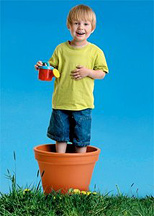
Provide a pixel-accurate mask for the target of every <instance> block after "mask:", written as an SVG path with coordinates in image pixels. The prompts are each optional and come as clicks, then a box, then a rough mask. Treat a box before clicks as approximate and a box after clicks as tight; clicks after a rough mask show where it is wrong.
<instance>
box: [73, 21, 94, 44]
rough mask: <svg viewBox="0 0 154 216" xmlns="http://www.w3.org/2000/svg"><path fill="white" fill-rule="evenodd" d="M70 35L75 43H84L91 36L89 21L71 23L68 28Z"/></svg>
mask: <svg viewBox="0 0 154 216" xmlns="http://www.w3.org/2000/svg"><path fill="white" fill-rule="evenodd" d="M69 29H70V32H71V35H72V37H73V39H74V40H75V41H78V42H80V41H86V40H87V38H88V37H89V36H90V35H91V33H92V32H93V31H92V26H91V22H90V21H75V20H74V21H73V22H72V25H71V26H70V27H69Z"/></svg>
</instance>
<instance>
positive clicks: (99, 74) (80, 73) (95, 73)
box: [71, 66, 106, 80]
mask: <svg viewBox="0 0 154 216" xmlns="http://www.w3.org/2000/svg"><path fill="white" fill-rule="evenodd" d="M76 68H77V69H75V70H74V71H72V73H71V76H72V78H73V79H75V80H80V79H82V78H84V77H87V76H88V77H90V78H92V79H103V78H104V77H105V74H106V73H105V72H104V71H102V70H92V69H88V68H85V67H83V66H77V67H76Z"/></svg>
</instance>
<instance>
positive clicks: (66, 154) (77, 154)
mask: <svg viewBox="0 0 154 216" xmlns="http://www.w3.org/2000/svg"><path fill="white" fill-rule="evenodd" d="M45 145H55V144H42V145H38V146H35V147H34V148H33V150H34V152H35V153H36V154H42V155H46V156H52V157H53V156H55V157H58V156H61V157H68V156H71V157H82V156H84V157H88V156H92V155H96V154H99V153H100V151H101V150H100V149H99V148H97V147H95V146H91V145H89V146H87V147H92V148H94V149H95V150H94V151H93V152H86V153H57V152H48V151H44V150H40V149H38V147H41V146H45Z"/></svg>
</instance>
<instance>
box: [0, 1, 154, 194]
mask: <svg viewBox="0 0 154 216" xmlns="http://www.w3.org/2000/svg"><path fill="white" fill-rule="evenodd" d="M81 3H83V4H87V5H89V6H90V7H92V8H93V10H94V11H95V13H96V15H97V28H96V30H95V32H94V33H93V34H92V35H91V37H90V38H89V41H90V42H92V43H95V44H96V45H98V46H99V47H100V48H102V49H103V51H104V53H105V56H106V60H107V63H108V67H109V70H110V73H109V75H107V76H106V77H105V79H104V80H96V81H95V91H94V95H95V109H94V110H93V122H92V141H91V145H94V146H97V147H99V148H100V149H101V155H100V158H99V161H98V162H97V164H96V167H95V170H94V173H93V177H92V181H91V185H90V188H91V190H94V186H95V185H96V189H97V190H100V191H101V192H102V193H107V192H109V191H111V194H115V193H117V188H116V185H118V187H119V188H120V190H121V192H122V193H124V194H128V195H132V194H134V195H137V196H145V195H152V194H153V192H152V191H153V186H154V185H153V180H154V178H153V174H152V171H153V122H152V115H153V107H152V101H153V97H152V96H153V95H152V88H153V79H152V78H153V77H152V72H153V65H152V57H153V54H152V51H153V50H152V43H153V32H152V28H153V26H152V16H153V15H152V6H153V5H152V4H153V3H152V1H123V2H122V1H50V2H49V1H45V2H43V1H27V2H26V1H23V2H22V1H2V5H1V10H2V16H1V17H2V34H1V41H2V56H1V60H2V65H1V71H2V73H1V95H2V112H1V113H2V115H1V191H2V192H8V191H9V185H10V182H9V181H8V180H7V179H6V177H5V174H6V170H7V169H9V170H10V171H11V172H13V171H15V166H16V175H17V183H18V184H19V185H20V186H24V187H25V186H26V185H30V184H36V183H37V181H38V179H37V177H36V173H37V170H38V165H37V162H36V160H35V159H34V152H33V147H34V146H37V145H39V144H44V143H52V141H51V140H50V139H49V138H47V137H46V130H47V127H48V123H49V118H50V113H51V97H52V92H53V82H41V81H39V80H38V79H37V76H38V72H37V71H35V70H34V64H35V63H36V62H37V61H38V60H48V59H49V58H50V56H51V55H52V52H53V50H54V49H55V47H56V46H57V45H58V44H59V43H62V42H64V41H66V40H71V36H70V33H69V31H68V29H67V28H66V17H67V14H68V11H69V10H70V9H71V8H72V7H73V6H75V5H77V4H81ZM13 151H15V152H16V164H15V161H14V160H13ZM133 183H134V185H133V186H132V184H133Z"/></svg>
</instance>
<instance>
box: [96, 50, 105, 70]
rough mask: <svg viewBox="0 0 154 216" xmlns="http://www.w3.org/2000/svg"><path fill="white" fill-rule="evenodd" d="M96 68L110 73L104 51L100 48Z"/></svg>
mask: <svg viewBox="0 0 154 216" xmlns="http://www.w3.org/2000/svg"><path fill="white" fill-rule="evenodd" d="M94 70H103V71H104V72H106V73H109V70H108V66H107V63H106V59H105V55H104V53H103V51H102V50H100V49H99V50H98V51H97V54H96V59H95V64H94Z"/></svg>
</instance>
